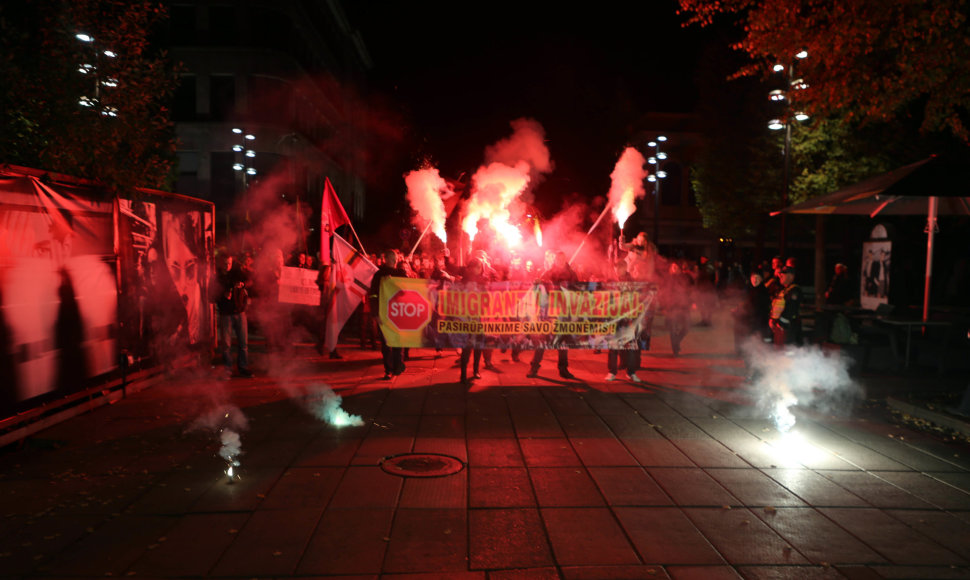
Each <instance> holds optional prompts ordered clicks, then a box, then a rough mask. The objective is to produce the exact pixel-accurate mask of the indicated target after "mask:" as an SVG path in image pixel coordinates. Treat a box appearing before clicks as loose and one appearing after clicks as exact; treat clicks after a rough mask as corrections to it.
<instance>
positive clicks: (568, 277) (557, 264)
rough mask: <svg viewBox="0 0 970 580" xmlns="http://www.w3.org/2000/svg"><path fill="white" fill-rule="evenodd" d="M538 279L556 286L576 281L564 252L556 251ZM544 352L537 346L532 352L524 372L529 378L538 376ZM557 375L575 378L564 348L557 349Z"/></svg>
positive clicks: (567, 353) (567, 352)
mask: <svg viewBox="0 0 970 580" xmlns="http://www.w3.org/2000/svg"><path fill="white" fill-rule="evenodd" d="M539 279H540V280H541V281H543V282H547V283H549V284H552V285H553V286H556V287H558V286H559V285H560V284H563V283H571V282H576V280H577V278H576V273H575V272H573V269H572V268H571V267H570V266H569V261H568V260H567V259H566V254H565V252H561V251H560V252H556V254H555V257H554V258H553V262H552V266H550V267H549V269H547V270H546V271H545V272H543V273H542V275H541V276H540V277H539ZM543 354H545V349H543V348H537V349H535V350H534V351H533V354H532V363H531V364H530V365H529V372H528V374H526V376H527V377H529V378H534V377H537V376H539V366H540V365H541V364H542V356H543ZM559 376H560V377H562V378H564V379H575V378H576V377H575V375H573V374H572V373H571V372H569V351H568V350H566V349H559Z"/></svg>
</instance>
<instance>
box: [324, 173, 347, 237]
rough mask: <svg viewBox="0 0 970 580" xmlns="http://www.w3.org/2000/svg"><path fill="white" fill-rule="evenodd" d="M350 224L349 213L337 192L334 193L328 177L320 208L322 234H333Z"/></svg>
mask: <svg viewBox="0 0 970 580" xmlns="http://www.w3.org/2000/svg"><path fill="white" fill-rule="evenodd" d="M349 224H350V218H349V217H347V212H346V211H345V210H344V206H343V205H342V204H341V203H340V198H339V197H337V192H336V191H334V189H333V185H332V184H331V183H330V178H329V177H327V178H326V182H325V183H324V186H323V203H321V207H320V227H321V232H322V233H324V234H325V233H331V234H332V233H333V232H334V231H335V230H336V229H337V228H339V227H340V226H344V225H349Z"/></svg>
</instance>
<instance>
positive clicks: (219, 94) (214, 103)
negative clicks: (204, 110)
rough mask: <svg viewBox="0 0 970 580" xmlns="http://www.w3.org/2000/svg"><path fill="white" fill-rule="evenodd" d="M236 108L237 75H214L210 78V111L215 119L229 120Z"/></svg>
mask: <svg viewBox="0 0 970 580" xmlns="http://www.w3.org/2000/svg"><path fill="white" fill-rule="evenodd" d="M235 110H236V77H234V76H232V75H212V76H211V77H210V78H209V113H210V115H211V118H212V120H213V121H228V120H230V119H231V118H232V116H233V114H234V113H235Z"/></svg>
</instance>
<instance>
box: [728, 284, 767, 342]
mask: <svg viewBox="0 0 970 580" xmlns="http://www.w3.org/2000/svg"><path fill="white" fill-rule="evenodd" d="M733 314H734V351H735V352H736V353H737V354H741V346H742V345H743V344H744V342H745V341H746V340H747V339H748V338H751V337H753V338H756V339H757V340H759V341H760V340H764V339H765V338H767V337H769V336H770V335H771V329H770V327H769V326H768V320H769V318H770V316H769V315H770V314H771V296H770V295H769V294H768V289H767V288H765V284H764V280H763V279H762V277H761V274H759V273H757V272H755V273H753V274H751V283H750V284H749V285H748V287H747V288H746V289H745V293H744V296H743V297H742V300H741V302H740V303H738V305H737V306H736V307H735V309H734V312H733Z"/></svg>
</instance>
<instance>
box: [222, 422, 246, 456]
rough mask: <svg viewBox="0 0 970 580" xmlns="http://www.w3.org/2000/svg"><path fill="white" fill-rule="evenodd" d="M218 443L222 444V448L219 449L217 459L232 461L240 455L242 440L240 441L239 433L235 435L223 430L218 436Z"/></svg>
mask: <svg viewBox="0 0 970 580" xmlns="http://www.w3.org/2000/svg"><path fill="white" fill-rule="evenodd" d="M219 441H221V442H222V447H221V448H220V449H219V457H222V458H223V459H225V460H226V461H233V459H234V458H236V457H238V456H239V454H240V453H242V439H240V437H239V433H236V432H235V431H233V430H232V429H223V430H222V433H220V434H219Z"/></svg>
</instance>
